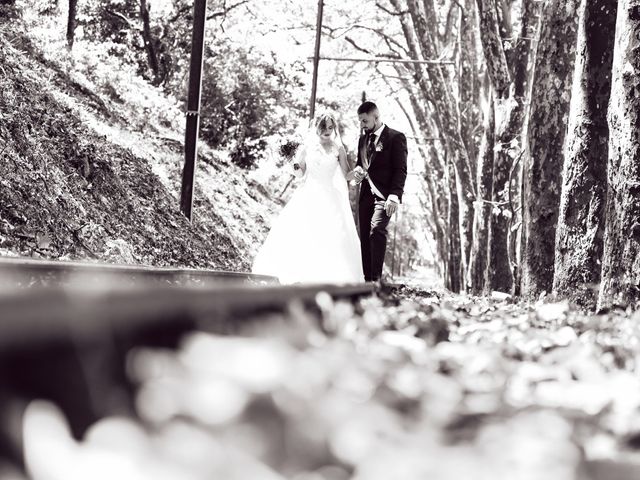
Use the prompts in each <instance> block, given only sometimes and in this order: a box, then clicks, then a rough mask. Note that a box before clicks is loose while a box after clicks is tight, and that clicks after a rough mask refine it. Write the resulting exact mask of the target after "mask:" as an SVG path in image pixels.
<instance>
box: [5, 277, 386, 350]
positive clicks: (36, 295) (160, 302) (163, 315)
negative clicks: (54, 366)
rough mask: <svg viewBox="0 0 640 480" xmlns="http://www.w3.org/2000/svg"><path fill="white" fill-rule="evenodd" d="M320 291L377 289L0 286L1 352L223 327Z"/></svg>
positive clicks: (366, 291)
mask: <svg viewBox="0 0 640 480" xmlns="http://www.w3.org/2000/svg"><path fill="white" fill-rule="evenodd" d="M320 292H324V293H326V294H328V295H330V296H331V297H332V298H334V299H353V298H357V297H362V296H367V295H372V294H373V293H374V292H375V286H374V284H371V283H362V284H352V285H324V284H318V285H293V286H280V285H264V286H259V285H250V284H228V285H222V284H221V285H217V286H208V287H206V286H201V287H189V286H177V287H176V286H157V285H155V284H146V285H142V284H141V285H136V286H121V285H117V284H116V285H107V286H99V287H92V286H89V285H75V286H72V287H68V286H67V287H53V288H34V289H25V290H20V291H18V292H13V293H3V294H0V330H1V332H2V333H1V334H0V352H1V351H3V350H4V351H6V350H15V349H20V348H23V347H25V346H27V345H31V346H33V345H40V344H46V343H52V342H57V341H60V340H67V339H70V338H72V339H73V340H74V341H76V342H84V341H91V340H96V339H99V338H101V337H102V336H104V335H107V336H109V335H110V334H111V332H126V331H137V330H149V329H156V330H163V329H165V328H168V329H169V330H171V331H175V329H176V328H177V329H178V330H180V331H189V330H203V331H214V332H216V331H217V332H219V331H221V330H225V329H226V328H227V327H228V325H226V326H225V323H227V324H228V323H229V322H234V323H238V322H240V323H241V322H243V321H244V320H247V319H249V318H251V317H252V316H255V315H256V314H259V313H262V312H267V311H282V310H285V309H286V308H287V306H288V305H289V304H291V302H294V301H295V302H301V303H303V304H305V305H307V306H313V305H314V304H315V302H316V299H317V296H318V294H319V293H320Z"/></svg>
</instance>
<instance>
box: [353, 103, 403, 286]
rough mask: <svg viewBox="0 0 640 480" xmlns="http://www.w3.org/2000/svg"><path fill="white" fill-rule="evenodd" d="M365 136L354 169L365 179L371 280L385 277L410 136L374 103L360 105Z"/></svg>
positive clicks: (365, 249) (365, 255)
mask: <svg viewBox="0 0 640 480" xmlns="http://www.w3.org/2000/svg"><path fill="white" fill-rule="evenodd" d="M358 118H359V120H360V126H361V127H362V129H363V135H361V136H360V140H359V142H358V161H357V162H356V168H355V169H354V171H353V177H354V179H355V181H356V182H359V183H360V182H361V183H360V185H361V188H360V204H359V207H358V216H359V223H360V248H361V251H362V267H363V270H364V279H365V281H367V282H370V281H378V280H380V278H381V277H382V265H383V263H384V253H385V250H386V248H387V226H388V225H389V220H391V217H392V216H393V214H394V213H395V212H396V210H397V209H398V205H399V204H400V202H401V201H402V192H403V190H404V182H405V180H406V178H407V139H406V137H405V136H404V134H403V133H401V132H398V131H396V130H393V129H392V128H389V127H387V126H386V125H385V124H384V123H382V120H380V111H379V110H378V107H377V106H376V104H375V103H373V102H364V103H363V104H362V105H360V107H359V108H358Z"/></svg>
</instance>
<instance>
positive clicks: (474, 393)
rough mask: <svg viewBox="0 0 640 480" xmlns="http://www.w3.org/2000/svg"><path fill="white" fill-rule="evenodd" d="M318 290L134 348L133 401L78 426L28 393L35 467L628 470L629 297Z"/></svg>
mask: <svg viewBox="0 0 640 480" xmlns="http://www.w3.org/2000/svg"><path fill="white" fill-rule="evenodd" d="M316 305H317V308H316V309H315V310H316V311H314V312H313V313H311V312H310V311H309V310H306V309H304V308H303V307H302V305H301V304H298V303H295V302H294V303H291V304H290V305H289V308H288V310H287V311H286V312H285V313H283V314H271V315H269V316H268V317H263V318H260V319H257V318H256V319H255V321H252V322H251V323H247V324H246V326H245V328H243V329H242V331H241V332H239V333H238V334H235V335H226V336H219V335H214V334H206V333H202V332H196V333H191V334H187V335H185V336H184V337H183V338H182V340H181V341H180V343H179V347H178V348H177V349H176V350H172V349H164V348H134V349H132V350H131V351H129V352H128V354H127V361H126V373H127V375H128V377H129V378H130V380H131V381H132V382H133V383H134V385H135V386H136V388H135V392H136V393H135V409H136V412H137V415H136V417H135V418H134V417H131V416H124V415H115V416H114V415H112V416H108V417H106V418H103V419H102V420H100V421H98V422H97V423H95V424H94V425H92V426H91V428H90V429H89V430H88V431H87V433H86V435H84V438H83V439H82V440H81V441H79V442H78V441H76V440H74V439H73V437H72V435H71V433H70V430H69V427H68V426H67V420H66V419H65V417H64V415H63V414H62V413H61V411H60V410H59V409H58V408H57V407H56V406H55V405H53V404H52V403H49V402H44V401H35V402H32V403H30V404H29V406H28V407H27V409H26V411H25V414H24V418H23V421H22V426H21V429H22V432H23V435H24V447H25V459H26V464H27V467H28V470H29V472H30V476H31V478H33V479H35V480H41V479H42V480H44V479H46V480H58V479H59V480H73V479H86V478H91V479H103V478H104V479H112V478H119V479H138V478H140V479H142V478H154V479H159V480H162V479H181V480H182V479H189V480H191V479H193V480H198V479H211V478H221V479H227V480H234V479H238V480H239V479H252V480H261V479H274V480H275V479H284V478H288V479H296V480H302V479H304V480H343V479H344V480H346V479H355V480H377V479H385V480H388V479H390V478H393V479H421V478H428V479H436V480H437V479H460V478H469V479H474V480H475V479H485V478H486V479H489V478H491V479H493V480H495V479H510V480H511V479H532V480H534V479H535V480H539V479H545V480H565V479H567V480H569V479H576V480H577V479H581V480H583V479H587V480H589V479H591V480H600V479H605V478H607V479H622V478H638V477H639V476H640V460H638V456H637V453H636V451H635V449H636V448H637V447H638V445H640V440H639V439H640V378H639V377H638V374H637V360H638V358H639V357H638V354H639V353H640V347H639V345H640V342H639V339H640V326H639V324H640V322H639V321H640V318H638V314H637V313H636V314H635V316H632V314H631V313H630V312H624V311H617V312H610V313H608V314H606V315H599V316H595V315H592V316H586V315H583V314H580V313H579V312H575V311H573V310H572V309H571V308H570V307H569V305H567V304H564V303H559V304H553V303H552V304H542V303H541V304H538V305H535V306H522V305H515V304H511V303H510V300H509V299H508V298H506V299H493V300H491V299H471V298H468V297H453V296H447V297H444V298H439V296H438V295H435V294H434V293H430V292H424V291H420V290H418V289H411V288H404V289H400V290H396V291H394V292H387V293H383V294H382V295H381V296H380V297H372V298H367V299H363V300H360V301H358V302H357V303H356V304H355V305H354V304H351V303H347V302H334V301H332V300H331V298H330V297H329V296H328V295H322V294H320V295H319V296H318V297H317V298H316ZM5 416H6V415H5ZM0 478H2V479H3V480H9V479H17V478H23V477H21V476H20V475H19V474H17V473H15V472H12V471H10V470H9V469H7V470H6V471H4V473H2V475H0Z"/></svg>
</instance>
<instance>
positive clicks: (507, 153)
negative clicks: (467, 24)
mask: <svg viewBox="0 0 640 480" xmlns="http://www.w3.org/2000/svg"><path fill="white" fill-rule="evenodd" d="M477 4H478V9H479V10H480V38H481V40H482V45H483V51H484V57H485V59H486V61H487V65H488V67H487V68H488V71H489V72H490V77H491V84H492V86H493V91H494V92H495V99H494V114H495V133H494V142H495V149H494V159H493V180H492V194H491V200H492V201H493V202H494V207H496V208H494V214H493V215H491V218H490V222H491V226H490V228H489V236H488V238H489V245H488V249H489V254H488V258H489V267H488V282H489V283H488V285H487V288H488V289H491V290H499V291H503V292H509V293H511V292H512V287H513V272H512V264H513V263H514V262H512V260H511V258H510V254H509V252H510V250H509V241H510V239H511V224H512V222H513V211H514V208H513V206H512V205H511V204H510V202H509V200H510V197H509V193H510V188H511V185H510V182H509V180H510V177H511V173H512V169H513V168H514V161H515V160H516V159H517V158H519V153H520V149H521V141H520V139H521V137H522V130H523V127H524V121H525V114H526V104H527V92H528V88H527V85H528V80H529V76H530V75H529V71H530V69H529V63H530V62H529V61H530V58H531V53H532V46H531V45H532V42H531V38H532V36H533V34H534V32H535V29H536V28H535V26H536V21H535V15H534V11H535V2H534V0H523V3H522V16H521V29H520V33H519V37H518V41H517V48H515V49H514V50H513V51H510V54H509V55H508V57H507V55H506V53H505V47H504V44H509V43H511V41H510V39H508V38H502V37H500V28H499V25H498V15H497V11H496V5H495V2H494V1H493V0H477ZM503 17H504V16H503ZM505 18H506V17H505ZM505 18H503V20H505ZM503 30H504V32H505V33H504V34H505V35H511V33H510V31H511V28H510V26H509V28H508V29H507V28H503ZM496 36H498V37H499V38H496ZM508 40H509V41H508ZM503 41H504V42H505V43H504V44H503ZM507 61H508V62H507ZM512 80H513V83H511V82H512ZM511 86H512V87H513V88H511Z"/></svg>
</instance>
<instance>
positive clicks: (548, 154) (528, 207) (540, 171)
mask: <svg viewBox="0 0 640 480" xmlns="http://www.w3.org/2000/svg"><path fill="white" fill-rule="evenodd" d="M578 6H579V0H550V2H549V3H548V4H547V5H546V7H545V9H544V12H543V18H544V20H543V22H542V30H541V31H540V42H539V44H538V52H537V55H536V66H535V73H534V75H535V80H534V82H533V94H532V96H531V116H530V124H529V146H530V157H529V158H528V159H527V161H528V162H530V163H528V164H527V165H525V169H524V188H525V199H526V202H525V205H523V211H524V222H523V226H524V229H525V256H524V259H523V272H522V295H524V296H525V297H528V298H536V297H538V296H539V295H540V294H541V293H542V292H547V293H550V292H551V290H552V287H553V263H554V249H555V237H556V225H557V222H558V210H559V205H560V190H561V186H562V165H563V164H564V152H563V148H564V139H565V134H566V128H567V127H566V125H567V119H568V116H569V99H570V95H571V80H572V74H573V65H574V58H575V54H574V52H575V45H576V38H577V31H578Z"/></svg>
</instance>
